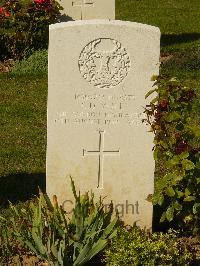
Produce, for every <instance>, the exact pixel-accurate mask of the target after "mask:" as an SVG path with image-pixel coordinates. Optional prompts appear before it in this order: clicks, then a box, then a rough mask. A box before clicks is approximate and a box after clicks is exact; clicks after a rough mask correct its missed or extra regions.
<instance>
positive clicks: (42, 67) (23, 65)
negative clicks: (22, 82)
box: [12, 50, 48, 74]
mask: <svg viewBox="0 0 200 266" xmlns="http://www.w3.org/2000/svg"><path fill="white" fill-rule="evenodd" d="M47 71H48V52H47V50H38V51H35V52H33V54H32V55H30V56H29V57H28V58H24V59H22V60H20V61H19V60H18V61H16V62H15V64H14V67H13V69H12V73H14V74H47Z"/></svg>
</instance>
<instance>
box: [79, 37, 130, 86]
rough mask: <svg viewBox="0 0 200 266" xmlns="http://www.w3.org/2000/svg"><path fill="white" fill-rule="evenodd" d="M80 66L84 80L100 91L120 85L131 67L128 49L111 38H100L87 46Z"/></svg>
mask: <svg viewBox="0 0 200 266" xmlns="http://www.w3.org/2000/svg"><path fill="white" fill-rule="evenodd" d="M78 64H79V70H80V73H81V75H82V76H83V78H84V79H86V80H87V81H88V82H89V83H90V84H92V85H93V86H95V87H97V88H100V89H109V88H112V87H114V86H116V85H118V84H120V83H121V82H122V81H123V80H124V79H125V77H126V76H127V75H128V72H129V69H130V66H131V62H130V57H129V55H128V53H127V51H126V49H125V48H124V47H122V44H121V43H120V42H119V41H116V40H113V39H109V38H108V39H106V38H100V39H97V40H94V41H92V42H90V43H89V44H87V45H86V46H85V47H84V49H83V50H82V52H81V54H80V57H79V61H78Z"/></svg>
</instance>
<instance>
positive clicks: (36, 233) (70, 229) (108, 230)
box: [1, 181, 118, 266]
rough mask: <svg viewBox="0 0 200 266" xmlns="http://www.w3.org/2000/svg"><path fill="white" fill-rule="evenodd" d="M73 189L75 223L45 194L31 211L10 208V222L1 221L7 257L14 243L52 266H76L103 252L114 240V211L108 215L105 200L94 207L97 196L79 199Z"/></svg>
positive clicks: (29, 208)
mask: <svg viewBox="0 0 200 266" xmlns="http://www.w3.org/2000/svg"><path fill="white" fill-rule="evenodd" d="M72 189H73V193H74V196H75V200H76V202H75V208H74V210H73V217H72V219H71V220H70V218H69V217H67V215H66V213H65V211H64V210H63V208H62V207H60V206H59V205H58V202H57V198H56V196H54V199H53V203H51V201H50V200H49V198H48V196H47V195H45V194H42V193H41V194H40V197H39V198H37V199H36V201H35V203H33V202H30V204H29V205H28V206H27V208H17V207H15V206H14V205H12V204H10V210H11V218H10V220H9V221H8V220H7V219H6V218H4V217H1V220H2V221H3V223H2V224H4V225H3V226H2V232H3V234H2V236H1V238H2V240H1V241H6V243H7V244H6V246H7V249H8V250H7V253H9V251H10V245H9V243H10V242H11V243H13V239H14V240H15V243H16V246H18V244H17V243H20V245H21V246H22V247H23V248H25V249H28V250H30V251H32V252H33V253H34V254H36V255H37V256H38V257H39V258H41V259H42V260H45V261H48V263H50V264H51V265H74V266H75V265H83V264H84V263H85V262H87V261H89V260H90V259H91V258H93V257H94V256H95V255H97V254H98V253H99V252H100V251H102V250H103V249H104V248H105V247H106V246H107V244H108V241H109V240H110V239H111V238H112V237H113V236H114V234H115V232H116V229H115V227H116V224H117V221H118V219H117V218H115V219H113V221H112V222H111V215H112V208H110V210H109V211H108V212H105V211H104V206H103V203H102V201H101V200H100V201H99V202H98V203H96V204H94V195H92V196H91V198H90V197H89V196H88V194H86V195H84V196H80V193H79V195H77V194H76V190H75V186H74V182H73V181H72ZM10 228H12V230H10ZM11 240H12V241H11Z"/></svg>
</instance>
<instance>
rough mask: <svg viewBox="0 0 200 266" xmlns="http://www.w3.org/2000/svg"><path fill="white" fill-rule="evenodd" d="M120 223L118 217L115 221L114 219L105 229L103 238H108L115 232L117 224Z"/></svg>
mask: <svg viewBox="0 0 200 266" xmlns="http://www.w3.org/2000/svg"><path fill="white" fill-rule="evenodd" d="M117 222H118V218H117V217H116V218H115V219H113V221H112V222H111V223H110V224H109V225H108V226H107V227H106V228H105V229H104V233H103V237H104V238H107V237H108V236H109V235H110V234H111V233H112V231H113V230H114V228H115V226H116V224H117Z"/></svg>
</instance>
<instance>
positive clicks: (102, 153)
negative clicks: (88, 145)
mask: <svg viewBox="0 0 200 266" xmlns="http://www.w3.org/2000/svg"><path fill="white" fill-rule="evenodd" d="M104 134H105V131H101V130H100V131H99V148H98V150H93V151H87V150H85V149H84V150H83V156H87V155H92V156H98V161H99V166H98V185H97V188H99V189H103V185H104V182H103V172H104V171H103V170H104V157H105V156H116V155H118V156H119V154H120V150H114V151H110V150H104Z"/></svg>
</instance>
